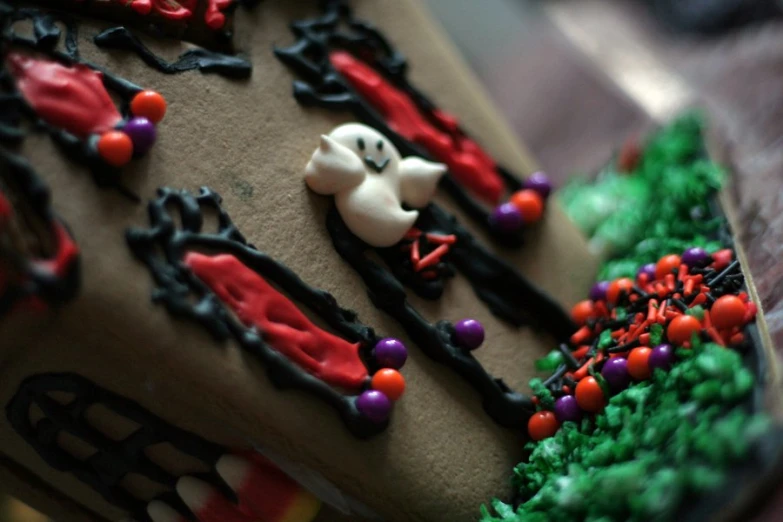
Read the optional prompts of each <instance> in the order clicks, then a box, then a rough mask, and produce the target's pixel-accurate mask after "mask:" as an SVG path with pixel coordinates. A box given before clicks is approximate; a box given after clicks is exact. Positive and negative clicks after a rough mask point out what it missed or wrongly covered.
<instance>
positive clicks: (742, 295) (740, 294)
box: [737, 292, 748, 303]
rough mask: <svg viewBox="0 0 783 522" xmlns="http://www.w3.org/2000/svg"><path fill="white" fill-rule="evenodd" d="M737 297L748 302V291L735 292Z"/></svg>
mask: <svg viewBox="0 0 783 522" xmlns="http://www.w3.org/2000/svg"><path fill="white" fill-rule="evenodd" d="M737 297H739V298H740V299H742V300H743V301H745V302H746V303H747V302H748V293H747V292H740V293H739V294H737Z"/></svg>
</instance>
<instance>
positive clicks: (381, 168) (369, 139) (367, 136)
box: [329, 123, 400, 174]
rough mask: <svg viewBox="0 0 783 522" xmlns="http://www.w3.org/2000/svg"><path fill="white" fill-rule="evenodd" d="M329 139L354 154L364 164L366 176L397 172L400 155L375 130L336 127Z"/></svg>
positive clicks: (346, 126) (355, 124)
mask: <svg viewBox="0 0 783 522" xmlns="http://www.w3.org/2000/svg"><path fill="white" fill-rule="evenodd" d="M329 137H330V138H331V139H333V140H334V141H336V142H337V143H339V144H340V145H342V146H344V147H346V148H348V149H350V150H351V151H352V152H353V153H354V154H356V155H357V156H358V157H359V159H361V160H362V162H363V163H364V166H365V167H366V169H367V173H368V174H384V173H396V172H397V165H398V164H399V162H400V153H399V152H397V149H396V148H395V147H394V145H392V144H391V143H390V142H389V140H388V139H387V138H386V136H384V135H383V134H381V133H380V132H378V131H376V130H375V129H373V128H371V127H367V126H366V125H360V124H358V123H349V124H347V125H341V126H340V127H337V128H336V129H335V130H334V131H332V133H331V134H329Z"/></svg>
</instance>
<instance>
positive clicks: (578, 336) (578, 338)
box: [571, 326, 592, 344]
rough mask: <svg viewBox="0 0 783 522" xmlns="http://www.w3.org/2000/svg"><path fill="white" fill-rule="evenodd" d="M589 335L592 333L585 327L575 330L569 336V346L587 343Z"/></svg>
mask: <svg viewBox="0 0 783 522" xmlns="http://www.w3.org/2000/svg"><path fill="white" fill-rule="evenodd" d="M591 335H592V332H591V331H590V329H589V328H588V327H586V326H583V327H581V328H580V329H579V330H577V331H576V333H575V334H574V335H572V336H571V344H582V343H584V342H585V341H587V340H588V339H589V338H590V336H591Z"/></svg>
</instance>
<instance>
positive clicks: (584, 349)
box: [571, 345, 590, 361]
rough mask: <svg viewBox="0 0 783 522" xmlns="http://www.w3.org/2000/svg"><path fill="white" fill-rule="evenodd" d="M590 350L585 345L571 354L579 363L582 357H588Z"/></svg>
mask: <svg viewBox="0 0 783 522" xmlns="http://www.w3.org/2000/svg"><path fill="white" fill-rule="evenodd" d="M589 350H590V347H589V346H587V345H584V346H580V347H579V348H577V349H576V350H574V351H573V352H571V354H572V355H573V356H574V359H576V360H577V361H578V360H579V359H581V358H582V357H584V356H585V355H587V352H588V351H589Z"/></svg>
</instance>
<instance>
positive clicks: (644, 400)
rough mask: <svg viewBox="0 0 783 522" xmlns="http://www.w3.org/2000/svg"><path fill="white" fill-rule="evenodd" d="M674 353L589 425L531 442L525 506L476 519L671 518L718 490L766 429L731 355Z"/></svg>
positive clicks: (523, 477)
mask: <svg viewBox="0 0 783 522" xmlns="http://www.w3.org/2000/svg"><path fill="white" fill-rule="evenodd" d="M679 354H680V355H681V356H682V359H681V360H680V362H679V363H678V364H677V365H676V366H675V367H674V368H672V370H671V371H670V372H669V373H665V372H662V371H661V370H656V371H655V374H654V376H653V377H652V379H650V380H649V381H644V382H641V383H638V384H635V385H633V386H631V387H630V388H628V389H626V390H624V391H622V392H620V393H618V394H617V395H615V396H613V397H612V398H611V399H610V401H609V404H608V406H607V407H606V409H605V410H604V411H603V412H602V413H600V414H598V415H596V416H595V417H594V418H593V419H585V420H583V421H582V423H581V425H580V426H577V425H576V424H574V423H570V422H568V423H565V424H564V425H563V426H562V427H561V429H560V430H558V432H557V433H556V434H555V436H553V437H550V438H548V439H544V440H542V441H540V442H536V443H529V444H528V445H527V449H528V450H530V451H531V454H530V458H529V460H528V461H527V462H524V463H521V464H519V465H518V466H517V467H516V468H515V469H514V477H513V484H514V487H515V489H516V490H517V491H519V493H520V494H521V495H522V496H523V498H524V499H526V501H525V502H523V503H522V504H521V505H520V506H519V509H517V510H516V511H515V510H514V509H513V508H512V507H511V506H509V505H507V504H505V503H503V502H501V501H499V500H495V501H494V502H492V505H491V507H487V506H483V507H482V510H481V513H482V521H483V522H490V521H492V522H501V521H502V522H529V521H531V520H533V521H538V520H540V521H547V522H571V521H573V522H577V521H586V522H609V521H618V520H622V521H631V522H633V521H639V522H641V521H645V522H647V521H655V520H661V521H664V520H674V518H673V517H674V515H675V512H676V510H677V508H678V507H679V505H680V502H681V500H682V499H685V498H687V497H688V496H689V495H694V494H703V493H705V492H707V491H709V490H711V489H714V488H715V487H717V486H720V485H721V484H722V483H723V482H724V481H725V480H726V479H727V478H728V470H729V467H730V466H732V465H734V464H737V463H739V462H740V461H742V460H743V458H744V457H745V456H746V455H747V454H748V451H749V449H750V447H751V446H752V444H753V443H754V442H755V441H756V440H757V439H758V438H759V437H760V436H761V435H762V434H763V433H764V432H765V430H766V429H767V427H768V421H767V419H766V418H764V417H761V416H758V415H756V416H750V415H749V414H748V413H747V412H746V411H745V408H744V406H743V401H744V400H745V399H747V398H748V397H749V396H750V394H751V392H752V390H753V383H754V379H753V375H752V374H751V372H750V371H749V370H747V369H746V368H744V367H743V366H742V360H741V359H740V356H739V355H738V354H737V353H735V352H734V351H732V350H727V349H726V348H723V347H721V346H718V345H715V344H703V345H702V344H701V343H697V344H696V346H694V347H693V349H691V350H680V351H679ZM539 382H540V381H539Z"/></svg>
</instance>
